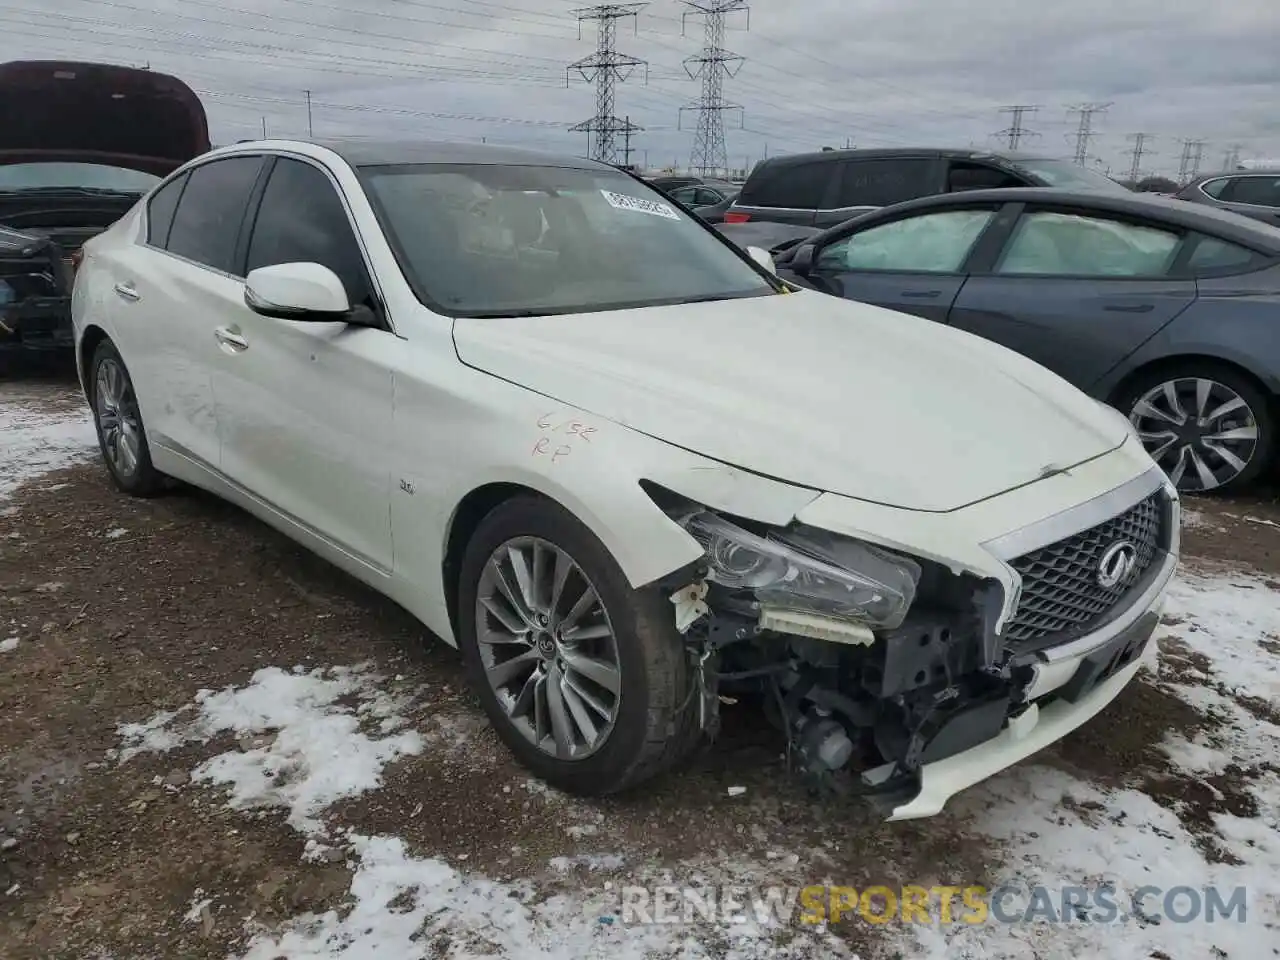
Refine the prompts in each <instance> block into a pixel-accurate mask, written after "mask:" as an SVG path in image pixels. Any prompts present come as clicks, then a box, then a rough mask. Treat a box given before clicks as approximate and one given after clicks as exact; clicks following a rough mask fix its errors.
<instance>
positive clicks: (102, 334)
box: [76, 323, 111, 407]
mask: <svg viewBox="0 0 1280 960" xmlns="http://www.w3.org/2000/svg"><path fill="white" fill-rule="evenodd" d="M110 339H111V337H110V336H109V335H108V334H107V331H106V330H104V329H102V327H100V326H98V325H97V324H96V323H91V324H89V325H88V326H87V327H85V328H84V334H83V335H82V336H81V337H80V345H79V346H78V347H77V348H76V372H77V373H78V375H79V377H80V389H81V391H82V392H83V393H84V398H85V400H86V401H87V402H88V404H89V406H90V407H92V406H93V396H92V391H90V389H89V381H88V377H89V364H90V363H92V362H93V354H94V352H95V351H96V350H97V349H98V344H100V343H102V341H104V340H110Z"/></svg>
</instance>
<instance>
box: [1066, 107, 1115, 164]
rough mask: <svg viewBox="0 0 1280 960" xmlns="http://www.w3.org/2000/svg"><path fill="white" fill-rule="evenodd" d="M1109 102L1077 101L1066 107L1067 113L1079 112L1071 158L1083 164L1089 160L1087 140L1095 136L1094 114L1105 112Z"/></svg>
mask: <svg viewBox="0 0 1280 960" xmlns="http://www.w3.org/2000/svg"><path fill="white" fill-rule="evenodd" d="M1110 106H1111V104H1110V103H1078V104H1076V105H1075V106H1073V107H1068V108H1067V112H1068V113H1078V114H1080V123H1079V125H1078V126H1077V127H1076V150H1075V155H1074V156H1073V158H1072V159H1074V160H1075V162H1076V163H1078V164H1080V165H1081V166H1084V165H1085V164H1086V163H1088V162H1089V141H1090V140H1091V139H1093V137H1095V136H1097V134H1096V133H1094V131H1093V117H1094V114H1098V113H1105V112H1106V110H1107V108H1108V107H1110Z"/></svg>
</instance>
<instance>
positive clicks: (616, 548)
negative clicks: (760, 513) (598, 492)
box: [440, 476, 702, 638]
mask: <svg viewBox="0 0 1280 960" xmlns="http://www.w3.org/2000/svg"><path fill="white" fill-rule="evenodd" d="M544 481H545V478H544V477H541V476H527V477H526V476H521V477H516V478H510V479H502V480H494V481H490V482H486V483H482V484H480V485H479V486H476V487H474V488H473V489H471V490H470V491H468V492H467V493H466V494H465V495H464V496H463V497H462V498H461V499H459V501H458V503H457V506H455V507H454V509H453V512H452V513H451V514H450V516H449V520H448V523H447V524H446V526H445V532H444V542H443V544H442V553H441V558H442V562H441V564H440V571H441V578H442V582H441V586H442V588H443V590H444V601H445V608H446V611H447V614H448V622H449V627H450V629H451V630H452V631H453V635H454V637H455V638H456V637H457V635H458V587H459V576H460V574H461V568H462V557H463V554H464V553H465V552H466V549H467V544H468V543H470V541H471V538H472V536H473V534H474V533H475V531H476V529H477V527H479V525H480V523H481V522H482V521H483V520H484V518H485V517H487V516H488V515H489V514H490V513H492V512H493V511H494V510H495V509H497V508H498V507H499V506H501V505H502V504H503V503H506V502H507V501H509V500H512V499H514V498H515V497H522V496H523V497H532V498H535V499H540V500H544V501H546V502H547V503H549V504H554V505H555V506H557V507H559V508H560V509H562V510H564V511H566V512H567V513H570V514H572V515H573V516H574V517H576V518H577V519H578V520H579V521H580V522H581V523H582V524H583V525H584V526H586V528H587V529H588V530H590V531H591V533H592V534H593V535H594V536H595V537H596V538H597V539H598V540H599V541H600V542H601V543H602V544H604V547H605V549H606V550H608V551H609V553H610V554H611V555H612V556H613V558H614V560H616V561H617V563H618V565H619V566H620V567H621V568H622V570H623V573H624V575H625V576H626V577H627V579H628V581H629V582H630V583H631V585H632V586H633V587H637V588H638V587H641V586H644V585H645V584H648V583H653V582H655V581H657V580H660V579H662V578H663V577H666V576H667V575H669V574H671V573H673V572H675V571H681V570H684V569H686V568H688V567H689V566H690V564H692V563H694V562H695V561H697V560H699V559H701V557H702V549H701V548H700V547H699V546H698V545H697V541H695V540H694V539H693V538H692V537H691V536H689V534H688V533H686V532H685V531H684V530H682V529H681V528H680V527H678V526H677V525H676V524H675V522H674V521H672V520H670V519H669V518H668V517H666V516H665V515H664V514H663V513H662V511H661V510H660V509H659V508H658V506H657V505H656V504H655V503H654V501H653V499H652V498H651V496H650V495H649V494H648V493H647V492H646V491H645V489H644V488H643V487H642V485H641V484H640V482H638V481H637V482H636V483H635V484H634V486H633V487H632V489H631V490H630V491H628V492H630V493H631V495H630V496H613V497H611V498H609V500H608V501H607V502H606V503H604V504H601V503H600V502H598V501H596V502H587V501H586V500H585V499H583V498H579V497H577V496H575V495H574V494H573V493H572V492H571V491H569V490H562V489H557V488H556V486H555V485H554V484H548V483H545V482H544ZM606 507H607V509H606ZM606 516H607V517H608V518H609V519H608V520H606V519H605V517H606Z"/></svg>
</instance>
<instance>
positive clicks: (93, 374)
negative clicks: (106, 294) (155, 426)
mask: <svg viewBox="0 0 1280 960" xmlns="http://www.w3.org/2000/svg"><path fill="white" fill-rule="evenodd" d="M89 384H90V387H89V391H88V393H89V397H90V403H91V407H92V409H93V422H94V426H95V428H96V429H97V433H98V448H99V449H100V450H101V451H102V459H103V462H104V463H105V464H106V465H107V472H108V473H109V474H110V475H111V481H112V483H114V484H115V485H116V487H118V488H119V489H120V490H122V491H124V492H125V493H127V494H130V495H131V496H135V497H154V496H156V495H157V494H159V493H160V492H161V491H163V490H164V489H165V485H166V484H165V476H164V474H162V473H161V472H160V471H159V470H157V469H156V468H155V466H154V465H153V464H152V463H151V447H150V445H149V444H148V443H147V431H146V428H145V427H144V426H143V423H142V412H141V411H140V410H139V409H138V398H137V395H136V394H135V393H134V390H133V380H132V379H131V378H130V377H129V370H128V368H127V367H125V365H124V359H123V358H122V357H121V356H120V351H119V350H117V349H116V347H115V344H113V343H112V342H111V341H110V340H103V341H102V342H101V343H100V344H98V347H97V349H96V350H94V352H93V359H92V360H91V361H90V362H89Z"/></svg>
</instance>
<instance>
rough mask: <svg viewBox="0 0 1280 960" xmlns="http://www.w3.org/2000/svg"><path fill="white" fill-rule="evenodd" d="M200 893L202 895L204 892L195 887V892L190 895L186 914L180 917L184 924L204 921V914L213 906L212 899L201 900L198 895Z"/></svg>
mask: <svg viewBox="0 0 1280 960" xmlns="http://www.w3.org/2000/svg"><path fill="white" fill-rule="evenodd" d="M202 893H204V890H203V889H202V888H200V887H196V892H195V893H193V894H192V895H191V903H190V905H189V906H188V907H187V912H186V913H184V914H183V915H182V919H183V921H184V922H185V923H199V922H200V921H201V920H203V919H204V912H205V911H206V910H208V909H209V907H210V906H211V905H212V904H213V897H204V898H203V899H201V897H200V895H201V894H202Z"/></svg>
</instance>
